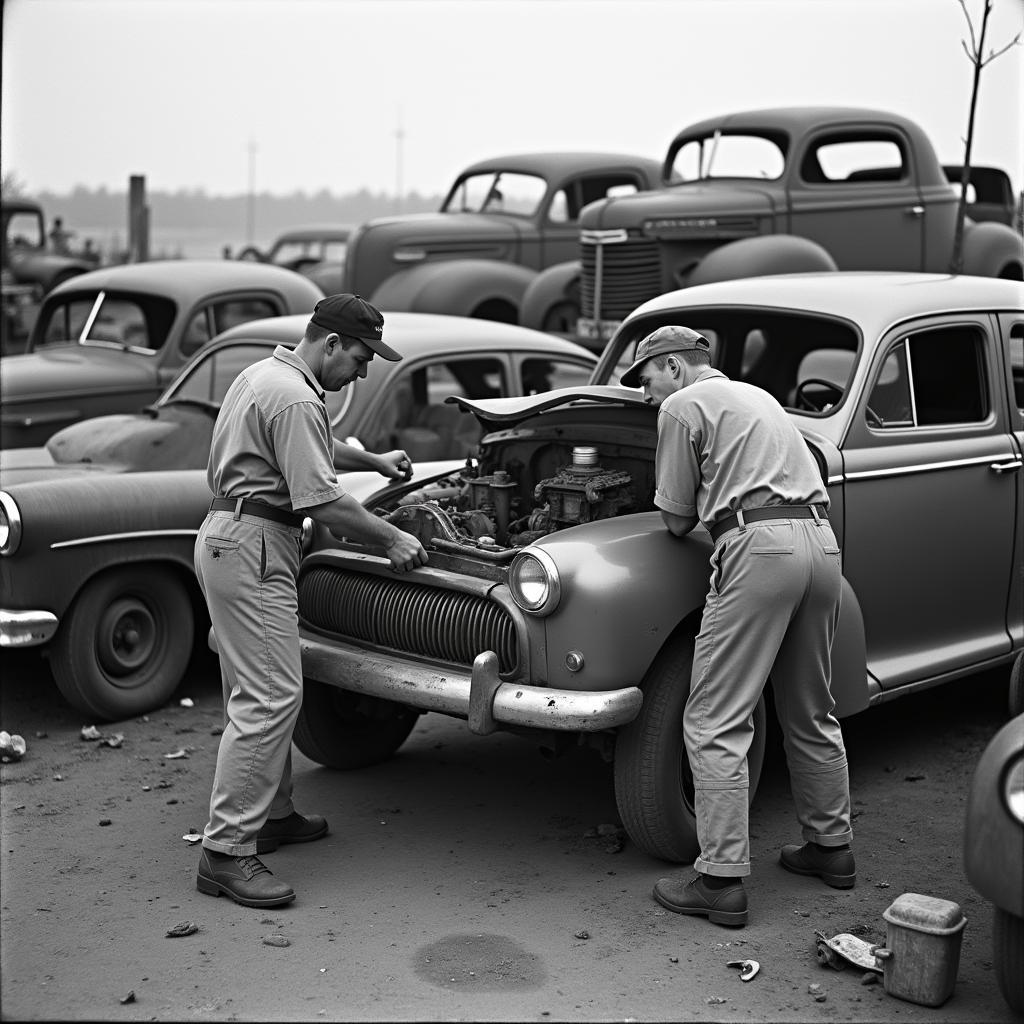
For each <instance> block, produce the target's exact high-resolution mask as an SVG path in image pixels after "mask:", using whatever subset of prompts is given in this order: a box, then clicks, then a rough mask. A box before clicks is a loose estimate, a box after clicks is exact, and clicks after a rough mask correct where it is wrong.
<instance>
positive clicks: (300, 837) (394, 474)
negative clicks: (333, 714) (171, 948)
mask: <svg viewBox="0 0 1024 1024" xmlns="http://www.w3.org/2000/svg"><path fill="white" fill-rule="evenodd" d="M383 328H384V317H383V316H382V315H381V314H380V312H379V311H378V310H376V309H375V308H374V307H373V306H371V305H370V303H368V302H366V301H365V300H364V299H362V298H360V297H359V296H358V295H350V294H343V295H330V296H328V297H327V298H324V299H321V300H320V301H319V302H318V303H317V304H316V307H315V308H314V310H313V315H312V318H311V319H310V321H309V324H308V325H307V327H306V331H305V334H304V335H303V337H302V339H301V340H300V341H299V343H298V344H297V345H296V346H295V349H294V350H290V349H288V348H286V347H284V346H280V345H279V346H278V347H277V348H276V349H275V350H274V353H273V355H272V356H271V357H270V358H269V359H264V360H262V361H260V362H258V363H254V364H253V365H252V366H250V367H248V369H245V370H243V371H242V372H241V373H240V374H239V375H238V377H237V378H236V380H235V381H234V383H233V384H232V385H231V387H230V388H229V389H228V392H227V394H226V395H225V397H224V403H223V405H222V406H221V410H220V414H219V415H218V417H217V422H216V424H215V426H214V429H213V441H212V444H211V446H210V461H209V464H208V467H207V479H208V480H209V483H210V488H211V490H212V491H213V493H214V494H215V495H216V497H215V498H214V500H213V502H212V504H211V505H210V512H209V514H208V515H207V517H206V520H205V521H204V523H203V525H202V527H201V528H200V530H199V536H198V537H197V539H196V548H195V564H196V573H197V575H198V577H199V583H200V586H201V587H202V590H203V594H204V596H205V598H206V603H207V606H208V608H209V611H210V619H211V622H212V623H213V630H214V634H215V636H216V638H217V647H218V650H219V652H220V666H221V679H222V684H223V691H224V706H225V725H224V732H223V733H222V735H221V741H220V750H219V752H218V755H217V770H216V775H215V776H214V780H213V792H212V795H211V797H210V818H209V821H208V823H207V825H206V829H205V831H204V834H203V849H202V854H201V856H200V860H199V872H198V876H197V879H196V887H197V888H198V889H199V891H200V892H203V893H207V894H209V895H211V896H220V895H222V894H223V895H225V896H229V897H231V898H232V899H233V900H235V901H236V902H238V903H241V904H243V905H244V906H249V907H276V906H279V905H281V904H284V903H288V902H290V901H291V900H293V899H294V898H295V892H294V890H293V889H292V888H291V887H290V886H289V885H287V884H286V883H284V882H282V881H280V880H279V879H277V878H275V877H274V876H273V874H272V873H271V872H270V871H269V870H268V869H267V868H266V866H265V865H264V864H263V862H262V861H261V860H260V859H259V858H258V857H257V856H256V855H257V854H259V853H268V852H270V851H272V850H276V849H277V847H278V846H280V845H281V844H282V843H305V842H309V841H311V840H314V839H320V838H321V837H322V836H325V835H326V834H327V822H326V821H324V819H323V818H322V817H320V816H319V815H310V816H304V815H301V814H299V813H298V812H297V811H296V810H295V807H294V805H293V803H292V766H291V742H292V732H293V730H294V728H295V720H296V718H297V716H298V713H299V708H300V706H301V703H302V662H301V657H300V654H299V632H298V601H297V596H296V576H297V574H298V569H299V554H300V538H301V527H302V521H303V517H304V516H306V515H308V516H311V517H312V518H313V519H315V520H316V521H317V522H319V523H322V524H323V525H324V526H326V527H327V528H328V529H329V530H330V531H331V532H332V533H334V534H336V535H338V536H350V537H357V538H359V539H361V540H364V541H366V542H368V543H371V544H376V545H379V546H380V547H382V548H384V549H385V551H386V553H387V557H388V559H389V560H390V562H391V566H392V568H393V569H395V570H397V571H405V570H409V569H413V568H415V567H416V566H419V565H424V564H425V563H426V561H427V556H426V554H425V553H424V551H423V548H422V546H421V545H420V542H419V541H418V540H417V539H416V538H415V537H413V536H411V535H410V534H407V533H404V532H402V531H401V530H399V529H397V528H396V527H394V526H392V525H391V524H390V523H387V522H385V521H384V520H382V519H379V518H377V517H376V516H373V515H371V514H370V513H369V512H367V511H366V510H365V509H364V508H363V507H362V505H360V504H359V502H357V501H356V500H355V499H353V498H352V497H350V496H349V495H347V494H346V493H345V491H344V488H343V487H342V485H341V483H339V481H338V476H337V474H338V472H339V471H344V470H356V469H373V470H376V471H378V472H379V473H381V474H382V475H383V476H385V477H391V478H396V479H401V478H402V477H403V476H405V475H407V473H408V472H409V471H411V463H410V461H409V458H408V456H407V455H406V453H405V452H403V451H392V452H387V453H386V454H383V455H374V454H372V453H370V452H365V451H362V450H359V449H356V448H351V447H349V446H348V445H345V444H342V443H341V442H340V441H338V440H337V439H336V438H335V437H334V436H333V434H332V433H331V423H330V417H329V416H328V413H327V406H326V405H325V402H324V392H325V391H337V390H339V389H341V388H343V387H344V386H345V385H346V384H350V383H351V382H352V381H354V380H356V379H357V378H360V377H365V376H366V366H367V364H368V363H369V362H370V361H371V360H372V359H373V358H374V356H380V357H381V358H382V359H387V360H390V361H392V362H394V361H395V360H398V359H400V358H401V356H400V355H399V354H398V353H397V352H395V351H394V349H392V348H390V347H389V346H388V345H386V344H385V343H384V340H383V337H384V331H383Z"/></svg>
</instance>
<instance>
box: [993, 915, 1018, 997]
mask: <svg viewBox="0 0 1024 1024" xmlns="http://www.w3.org/2000/svg"><path fill="white" fill-rule="evenodd" d="M992 953H993V961H994V964H995V969H996V981H997V982H998V984H999V991H1000V992H1002V993H1003V998H1004V999H1005V1000H1006V1001H1007V1003H1009V1004H1010V1007H1011V1009H1013V1010H1015V1011H1016V1012H1017V1013H1024V971H1021V969H1020V965H1021V964H1022V963H1024V918H1020V917H1017V916H1016V915H1015V914H1011V913H1009V911H1006V910H1002V909H1001V908H1000V907H996V908H995V919H994V921H993V924H992Z"/></svg>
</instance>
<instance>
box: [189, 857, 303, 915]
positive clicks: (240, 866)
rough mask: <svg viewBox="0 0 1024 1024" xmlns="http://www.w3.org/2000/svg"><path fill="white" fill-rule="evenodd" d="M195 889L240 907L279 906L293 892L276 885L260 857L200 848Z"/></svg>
mask: <svg viewBox="0 0 1024 1024" xmlns="http://www.w3.org/2000/svg"><path fill="white" fill-rule="evenodd" d="M196 888H197V889H198V890H199V891H200V892H203V893H206V895H207V896H220V895H221V894H222V893H223V895H225V896H230V897H231V898H232V899H233V900H234V901H235V902H236V903H241V904H242V906H243V907H279V906H281V905H282V904H283V903H291V901H292V900H293V899H295V890H294V889H293V888H292V887H291V886H290V885H287V884H286V883H285V882H279V881H278V880H277V879H276V878H274V876H273V873H272V872H271V871H270V869H269V868H268V867H266V865H265V864H264V863H263V862H262V861H261V860H260V859H259V857H253V856H248V857H232V856H231V855H230V854H227V853H217V852H216V851H215V850H207V849H206V847H203V852H202V855H201V856H200V858H199V873H198V875H197V876H196Z"/></svg>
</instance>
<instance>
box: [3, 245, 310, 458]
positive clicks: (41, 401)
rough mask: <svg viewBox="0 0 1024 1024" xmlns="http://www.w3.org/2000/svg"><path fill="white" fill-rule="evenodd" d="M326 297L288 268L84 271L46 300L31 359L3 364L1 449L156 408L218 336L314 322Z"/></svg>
mask: <svg viewBox="0 0 1024 1024" xmlns="http://www.w3.org/2000/svg"><path fill="white" fill-rule="evenodd" d="M323 295H324V292H323V291H322V290H321V289H320V288H319V287H318V286H317V285H315V284H313V282H312V281H310V280H308V279H307V278H305V277H303V276H302V275H301V274H296V273H295V272H294V271H291V270H284V269H283V268H281V267H271V266H263V265H262V264H250V263H239V262H236V261H232V260H157V261H154V262H152V263H136V264H129V265H126V266H118V267H107V268H105V269H103V270H94V271H91V272H89V273H86V274H79V275H78V276H76V277H73V278H72V279H71V280H69V281H67V282H66V283H64V284H61V285H58V286H57V287H56V288H54V289H53V291H51V292H50V293H49V294H48V295H47V296H46V298H45V299H44V301H43V304H42V306H41V308H40V310H39V316H38V317H37V318H36V322H35V324H34V326H33V328H32V333H31V334H30V336H29V340H28V342H27V347H26V350H25V352H24V353H22V354H17V355H8V356H4V357H3V358H2V359H0V393H2V394H3V408H2V410H0V448H4V449H8V448H22V447H25V446H28V445H39V444H42V443H43V442H44V441H46V439H47V438H48V437H50V435H51V434H53V433H54V432H55V431H57V430H59V429H60V428H61V427H64V426H66V425H67V424H69V423H75V422H77V421H78V420H82V419H86V418H88V417H90V416H99V415H101V414H102V413H108V412H110V413H113V412H134V411H136V410H138V409H141V408H142V407H143V406H144V405H146V404H148V403H149V402H153V401H155V400H156V399H157V398H159V397H160V394H161V393H162V392H163V390H164V389H165V388H166V387H167V385H168V384H169V383H170V382H171V380H172V379H173V378H174V377H175V376H176V375H177V374H178V372H179V371H180V370H181V368H182V366H183V365H184V364H185V362H186V361H187V360H188V359H189V358H190V357H191V356H192V355H194V354H195V353H196V352H197V351H198V350H199V349H200V348H201V347H202V346H203V345H205V344H206V343H207V342H208V341H209V340H210V339H211V338H213V337H214V335H216V334H218V333H219V332H221V331H224V330H226V329H227V328H229V327H231V326H233V325H235V324H239V323H244V322H245V321H248V320H255V319H258V318H260V317H268V316H279V315H282V314H286V313H301V312H305V313H306V314H307V315H308V314H309V312H310V311H311V310H312V309H313V307H314V306H315V305H316V303H317V300H319V299H320V298H322V297H323Z"/></svg>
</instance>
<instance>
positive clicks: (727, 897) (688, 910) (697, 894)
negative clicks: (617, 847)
mask: <svg viewBox="0 0 1024 1024" xmlns="http://www.w3.org/2000/svg"><path fill="white" fill-rule="evenodd" d="M654 898H655V899H656V900H657V901H658V902H659V903H660V904H661V905H662V906H663V907H665V908H666V909H667V910H671V911H672V912H673V913H674V914H693V915H696V916H697V917H706V918H707V919H708V920H709V921H710V922H711V923H712V924H724V925H728V926H730V927H732V928H742V927H743V925H745V924H746V923H747V893H746V890H745V889H744V888H743V879H742V878H736V879H735V880H734V881H732V882H731V883H730V884H728V885H725V886H723V887H722V888H720V889H712V888H711V887H710V886H709V885H708V884H707V883H706V882H705V881H704V877H703V876H702V875H701V874H699V873H698V875H697V876H696V877H695V878H694V879H692V880H691V881H690V882H688V883H687V884H686V885H684V884H683V883H682V881H681V880H679V879H676V878H659V879H658V881H657V882H656V883H655V886H654Z"/></svg>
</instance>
